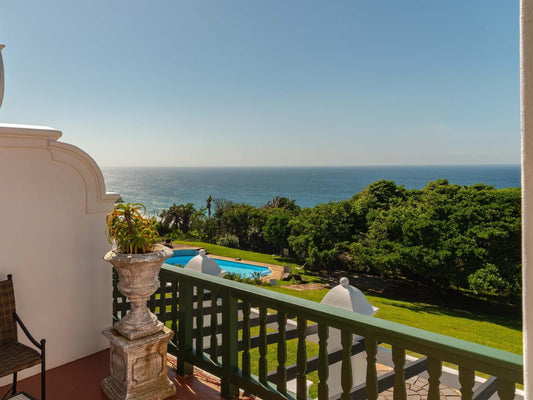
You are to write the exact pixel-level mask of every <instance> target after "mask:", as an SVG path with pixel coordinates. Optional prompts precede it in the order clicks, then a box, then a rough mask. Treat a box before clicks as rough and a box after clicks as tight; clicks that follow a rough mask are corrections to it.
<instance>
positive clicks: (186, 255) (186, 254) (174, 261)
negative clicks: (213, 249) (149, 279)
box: [165, 249, 270, 278]
mask: <svg viewBox="0 0 533 400" xmlns="http://www.w3.org/2000/svg"><path fill="white" fill-rule="evenodd" d="M197 255H198V251H197V250H189V249H181V250H174V257H170V258H169V259H168V260H166V261H165V263H166V264H170V265H181V266H185V265H187V263H188V262H189V261H191V259H192V258H193V257H196V256H197ZM215 261H216V263H217V264H218V265H219V266H220V268H222V269H223V270H224V271H227V272H232V273H235V274H239V275H241V276H242V277H243V278H248V277H250V276H251V275H252V274H253V273H257V272H259V273H261V274H262V275H263V276H267V275H269V274H270V269H268V268H266V267H260V266H258V265H252V264H246V263H243V262H236V261H228V260H219V259H215Z"/></svg>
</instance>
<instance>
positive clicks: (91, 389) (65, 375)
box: [0, 350, 220, 400]
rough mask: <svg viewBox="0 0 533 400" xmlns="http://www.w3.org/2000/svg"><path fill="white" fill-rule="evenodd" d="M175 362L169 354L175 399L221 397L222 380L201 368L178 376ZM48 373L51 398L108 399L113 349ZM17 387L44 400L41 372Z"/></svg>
mask: <svg viewBox="0 0 533 400" xmlns="http://www.w3.org/2000/svg"><path fill="white" fill-rule="evenodd" d="M174 361H175V360H174V359H171V358H170V357H169V367H168V376H169V377H170V378H171V380H172V381H173V382H175V383H176V388H177V394H176V396H174V397H172V398H171V399H172V400H177V399H179V400H193V399H194V400H197V399H202V400H204V399H205V400H210V399H217V400H218V399H220V392H219V390H220V385H219V384H218V382H216V381H215V380H214V379H212V378H211V377H209V376H207V375H205V374H203V373H201V372H200V371H195V373H194V375H193V376H188V377H185V378H182V377H179V376H176V373H175V372H174V370H173V368H172V364H173V362H174ZM46 376H47V377H46V382H47V385H48V386H47V390H46V392H47V399H49V400H73V399H76V400H107V397H106V396H105V395H104V394H103V392H102V390H101V389H100V382H101V381H102V379H104V378H105V377H106V376H109V350H105V351H101V352H99V353H96V354H93V355H91V356H89V357H85V358H82V359H80V360H77V361H74V362H71V363H68V364H65V365H62V366H60V367H58V368H54V369H51V370H48V371H47V372H46ZM8 389H9V387H8V386H4V387H1V388H0V398H2V396H3V395H4V393H6V392H7V390H8ZM17 389H18V391H25V392H26V393H28V394H30V395H32V396H34V397H36V398H38V399H40V398H41V388H40V375H35V376H33V377H30V378H27V379H24V380H22V381H19V383H18V386H17Z"/></svg>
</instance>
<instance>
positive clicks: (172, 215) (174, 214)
mask: <svg viewBox="0 0 533 400" xmlns="http://www.w3.org/2000/svg"><path fill="white" fill-rule="evenodd" d="M195 211H196V210H195V208H194V205H193V204H192V203H187V204H178V205H176V204H175V203H174V204H173V205H172V206H171V207H170V208H169V209H168V210H164V211H163V212H162V213H161V223H162V224H163V225H165V226H167V227H169V228H171V229H173V230H177V229H179V230H181V231H182V232H183V233H187V232H189V229H190V227H191V218H192V216H193V214H194V213H195Z"/></svg>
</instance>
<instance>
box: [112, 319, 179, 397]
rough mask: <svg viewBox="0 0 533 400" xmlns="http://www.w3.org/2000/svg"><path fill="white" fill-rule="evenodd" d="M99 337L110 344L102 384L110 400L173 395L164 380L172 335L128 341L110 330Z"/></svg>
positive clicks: (170, 332) (166, 334) (168, 383)
mask: <svg viewBox="0 0 533 400" xmlns="http://www.w3.org/2000/svg"><path fill="white" fill-rule="evenodd" d="M102 334H103V335H104V336H105V337H107V338H108V339H109V340H110V342H111V351H110V357H111V376H108V377H107V378H105V379H104V380H103V381H102V389H103V391H104V393H105V394H106V395H107V397H108V398H109V399H110V400H145V399H146V400H148V399H150V400H162V399H166V398H168V397H171V396H173V395H174V394H176V387H175V386H174V384H173V383H172V382H171V381H170V379H168V377H167V344H168V342H169V341H170V339H172V336H174V332H172V331H171V330H170V329H167V328H166V327H165V328H164V330H163V331H161V332H159V333H156V334H154V335H151V336H146V337H143V338H140V339H135V340H128V339H127V338H125V337H123V336H121V335H119V334H118V333H117V332H116V331H115V330H114V329H113V328H107V329H105V330H104V331H103V332H102Z"/></svg>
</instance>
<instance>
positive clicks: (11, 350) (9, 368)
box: [0, 275, 46, 400]
mask: <svg viewBox="0 0 533 400" xmlns="http://www.w3.org/2000/svg"><path fill="white" fill-rule="evenodd" d="M17 323H18V324H19V325H20V327H21V328H22V330H23V332H24V333H25V335H26V336H27V337H28V339H29V340H30V341H31V342H32V343H33V344H34V345H35V347H37V349H39V350H40V352H39V351H37V350H35V349H33V348H31V347H29V346H26V345H23V344H22V343H19V342H18V336H17ZM45 343H46V340H44V339H42V340H41V341H40V342H38V341H37V340H35V339H34V338H33V336H32V335H31V334H30V332H29V331H28V329H27V328H26V326H25V325H24V324H23V323H22V321H21V319H20V318H19V316H18V315H17V313H16V310H15V291H14V290H13V280H12V275H8V276H7V279H6V280H5V281H0V377H3V376H6V375H10V374H13V386H12V388H11V390H10V391H8V392H7V393H6V394H5V395H4V397H3V398H5V397H6V396H7V395H8V394H9V393H10V392H11V395H14V394H15V393H16V392H17V373H18V372H19V371H22V370H23V369H26V368H30V367H33V366H34V365H37V364H41V399H42V400H46V375H45Z"/></svg>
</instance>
